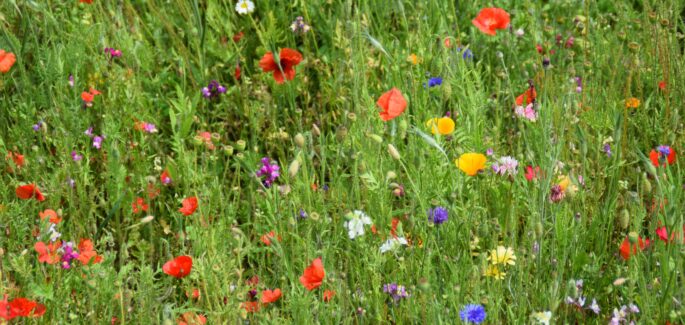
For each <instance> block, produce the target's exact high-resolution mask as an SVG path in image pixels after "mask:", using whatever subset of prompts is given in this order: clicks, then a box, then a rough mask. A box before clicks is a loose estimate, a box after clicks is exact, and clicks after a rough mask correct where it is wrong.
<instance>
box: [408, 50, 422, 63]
mask: <svg viewBox="0 0 685 325" xmlns="http://www.w3.org/2000/svg"><path fill="white" fill-rule="evenodd" d="M407 61H409V63H411V64H413V65H417V64H419V57H418V56H416V54H414V53H412V54H410V55H409V56H408V57H407Z"/></svg>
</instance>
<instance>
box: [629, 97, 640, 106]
mask: <svg viewBox="0 0 685 325" xmlns="http://www.w3.org/2000/svg"><path fill="white" fill-rule="evenodd" d="M638 106H640V100H639V99H637V98H635V97H631V98H628V99H626V108H637V107H638Z"/></svg>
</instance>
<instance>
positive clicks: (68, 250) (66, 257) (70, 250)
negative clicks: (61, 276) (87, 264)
mask: <svg viewBox="0 0 685 325" xmlns="http://www.w3.org/2000/svg"><path fill="white" fill-rule="evenodd" d="M62 251H63V252H64V254H62V268H64V269H68V268H71V260H73V259H76V258H78V256H79V255H78V253H77V252H75V251H74V243H72V242H66V243H64V244H62Z"/></svg>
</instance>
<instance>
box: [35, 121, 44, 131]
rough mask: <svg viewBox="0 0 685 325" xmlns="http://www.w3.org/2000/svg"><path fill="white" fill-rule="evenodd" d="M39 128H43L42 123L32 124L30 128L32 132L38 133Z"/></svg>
mask: <svg viewBox="0 0 685 325" xmlns="http://www.w3.org/2000/svg"><path fill="white" fill-rule="evenodd" d="M41 127H43V121H38V123H36V124H34V125H33V127H32V128H33V131H36V132H38V131H40V128H41Z"/></svg>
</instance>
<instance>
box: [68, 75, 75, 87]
mask: <svg viewBox="0 0 685 325" xmlns="http://www.w3.org/2000/svg"><path fill="white" fill-rule="evenodd" d="M69 86H71V87H74V75H73V74H70V75H69Z"/></svg>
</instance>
